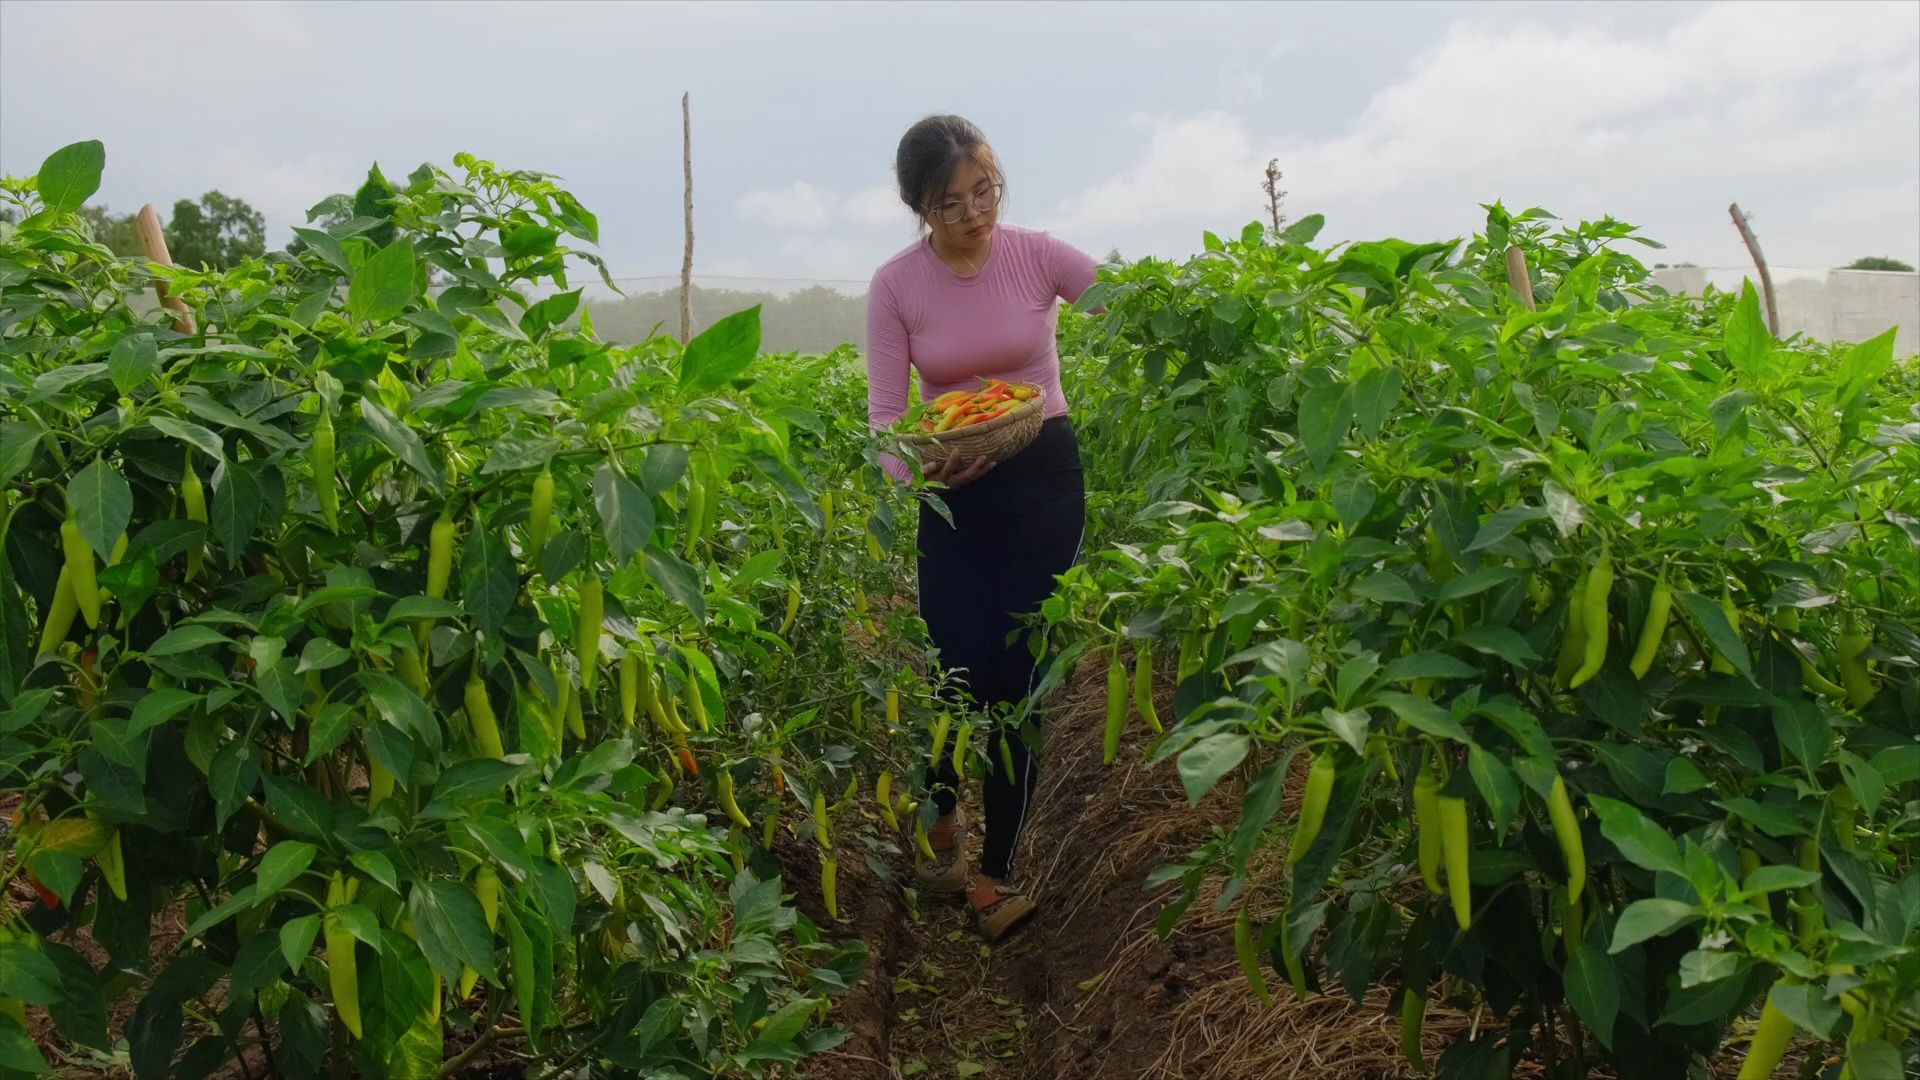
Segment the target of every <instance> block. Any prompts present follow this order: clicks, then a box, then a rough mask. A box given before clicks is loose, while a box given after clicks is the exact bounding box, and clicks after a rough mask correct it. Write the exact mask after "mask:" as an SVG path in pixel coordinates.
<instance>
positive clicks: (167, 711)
mask: <svg viewBox="0 0 1920 1080" xmlns="http://www.w3.org/2000/svg"><path fill="white" fill-rule="evenodd" d="M188 630H206V632H208V633H213V631H211V630H207V629H206V627H192V626H189V627H182V628H181V629H180V630H177V631H174V633H184V632H186V631H188ZM172 636H173V634H168V635H167V637H172ZM213 636H214V637H215V638H217V639H219V640H220V641H226V640H227V639H226V638H224V637H220V635H219V634H217V633H216V634H214V635H213ZM160 640H161V641H165V640H166V638H161V639H160ZM154 644H155V645H158V644H159V642H155V643H154ZM147 655H149V656H152V655H153V652H152V650H151V649H150V650H148V653H147ZM199 702H200V695H199V694H195V693H191V692H189V691H186V690H177V689H173V688H171V687H169V688H166V689H161V690H149V691H147V692H146V693H145V694H143V695H141V697H140V701H139V703H138V704H136V705H134V707H133V718H132V719H131V720H129V721H127V734H128V736H129V737H132V736H135V735H139V734H142V733H144V732H146V731H149V730H151V729H153V728H156V727H159V726H160V725H161V724H164V723H166V722H167V721H169V720H171V719H173V718H174V717H175V716H177V715H179V714H180V713H181V712H182V711H183V710H186V709H190V708H192V707H193V706H195V705H197V704H199Z"/></svg>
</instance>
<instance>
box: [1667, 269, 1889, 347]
mask: <svg viewBox="0 0 1920 1080" xmlns="http://www.w3.org/2000/svg"><path fill="white" fill-rule="evenodd" d="M1771 272H1772V274H1773V291H1774V294H1775V300H1776V301H1777V303H1778V304H1779V308H1780V333H1781V335H1782V336H1791V335H1793V334H1806V335H1807V336H1808V337H1811V338H1814V339H1816V340H1820V341H1865V340H1867V339H1868V338H1873V337H1878V336H1879V335H1881V334H1884V333H1886V331H1887V328H1888V327H1890V326H1894V327H1898V328H1899V333H1898V334H1897V335H1896V336H1895V338H1894V342H1893V351H1894V355H1895V356H1912V355H1914V354H1915V353H1920V274H1914V273H1894V272H1889V271H1883V270H1801V269H1795V268H1792V267H1775V268H1772V270H1771ZM1744 278H1751V279H1752V280H1753V282H1754V287H1755V288H1758V287H1759V284H1760V282H1759V275H1758V274H1756V273H1755V272H1754V270H1753V268H1752V267H1745V268H1739V267H1706V266H1675V267H1666V268H1663V269H1659V270H1655V271H1654V272H1653V280H1654V281H1655V282H1656V283H1657V284H1659V285H1660V286H1661V287H1662V288H1665V289H1666V290H1668V291H1669V292H1675V293H1692V294H1698V293H1699V292H1701V291H1702V290H1704V289H1705V288H1706V287H1707V286H1708V285H1712V286H1713V287H1714V288H1716V289H1719V290H1721V291H1723V292H1731V293H1738V292H1739V291H1740V282H1741V280H1742V279H1744Z"/></svg>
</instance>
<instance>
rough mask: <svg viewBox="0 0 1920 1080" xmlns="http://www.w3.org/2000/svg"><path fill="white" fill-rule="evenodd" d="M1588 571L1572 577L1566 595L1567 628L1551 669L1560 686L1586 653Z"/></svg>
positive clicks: (1577, 668) (1580, 662)
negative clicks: (1571, 588)
mask: <svg viewBox="0 0 1920 1080" xmlns="http://www.w3.org/2000/svg"><path fill="white" fill-rule="evenodd" d="M1591 576H1592V575H1591V573H1590V572H1588V571H1581V573H1580V576H1579V577H1578V578H1576V579H1574V583H1573V591H1572V592H1571V593H1569V594H1568V595H1567V628H1566V632H1565V633H1564V634H1562V635H1561V638H1560V658H1559V661H1558V662H1557V663H1556V664H1555V666H1554V669H1553V681H1554V682H1556V683H1558V684H1560V685H1561V686H1565V685H1567V683H1568V682H1569V681H1571V680H1572V678H1573V675H1574V672H1576V671H1579V670H1580V667H1581V665H1582V664H1583V663H1585V661H1586V655H1587V617H1586V605H1585V603H1584V598H1585V596H1586V594H1587V579H1588V578H1589V577H1591Z"/></svg>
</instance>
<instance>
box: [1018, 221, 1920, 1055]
mask: <svg viewBox="0 0 1920 1080" xmlns="http://www.w3.org/2000/svg"><path fill="white" fill-rule="evenodd" d="M1320 226H1321V219H1320V218H1319V217H1317V216H1315V217H1311V218H1308V219H1305V220H1303V221H1301V222H1299V223H1297V224H1295V225H1293V226H1292V227H1290V228H1288V229H1287V230H1286V231H1284V232H1282V233H1278V234H1274V233H1271V232H1268V231H1266V230H1264V229H1262V228H1261V227H1259V226H1257V225H1255V226H1249V227H1248V228H1247V229H1246V230H1245V232H1244V233H1243V235H1242V236H1241V237H1240V238H1239V239H1237V240H1222V239H1220V238H1218V237H1215V236H1212V235H1209V236H1208V237H1207V243H1206V251H1205V252H1204V253H1203V254H1202V255H1200V256H1199V257H1197V258H1195V259H1193V260H1191V261H1188V262H1185V263H1179V264H1175V263H1168V262H1163V261H1157V260H1151V259H1149V260H1143V261H1141V262H1138V263H1135V264H1132V265H1130V266H1125V267H1118V268H1109V269H1108V270H1107V271H1106V272H1105V273H1103V275H1102V281H1101V282H1100V283H1098V284H1096V285H1095V286H1094V288H1093V290H1091V292H1090V293H1089V295H1088V296H1087V297H1086V298H1085V299H1084V300H1083V301H1082V307H1083V308H1084V309H1086V310H1089V311H1092V310H1098V309H1101V308H1104V312H1103V314H1100V315H1098V316H1093V315H1081V316H1078V317H1074V318H1070V319H1069V320H1068V322H1067V325H1066V326H1065V329H1064V331H1063V354H1065V355H1067V356H1068V357H1069V366H1070V370H1069V372H1068V377H1069V379H1070V381H1071V382H1072V383H1073V385H1075V386H1078V387H1080V388H1081V406H1082V410H1083V411H1082V413H1081V415H1080V423H1081V427H1082V430H1083V432H1084V439H1085V443H1086V445H1087V446H1088V448H1089V450H1088V455H1089V458H1088V468H1089V485H1088V486H1089V489H1090V490H1091V491H1095V492H1099V493H1102V494H1101V495H1099V496H1098V497H1097V501H1096V503H1095V506H1094V508H1093V513H1094V516H1095V525H1096V527H1097V530H1098V531H1099V532H1100V534H1101V536H1102V537H1103V539H1104V542H1105V543H1104V550H1101V551H1099V552H1098V553H1097V554H1095V555H1094V556H1093V557H1091V558H1090V559H1088V560H1086V561H1085V562H1084V563H1083V564H1082V565H1081V566H1080V567H1078V568H1076V569H1075V570H1074V571H1073V572H1072V573H1071V574H1070V575H1068V577H1067V578H1066V580H1065V582H1064V584H1063V586H1062V589H1061V590H1060V592H1059V593H1058V594H1057V595H1056V596H1055V597H1054V598H1053V599H1052V600H1051V601H1050V602H1049V604H1048V606H1047V609H1046V612H1045V615H1046V617H1047V620H1048V622H1049V625H1050V632H1051V633H1052V634H1053V635H1054V641H1055V644H1056V645H1059V646H1062V647H1064V649H1065V651H1064V652H1063V654H1062V657H1061V661H1060V663H1059V664H1057V665H1056V666H1055V668H1054V669H1053V671H1052V672H1051V674H1050V676H1049V678H1050V679H1051V680H1054V681H1057V680H1058V679H1059V678H1060V677H1062V674H1063V673H1064V671H1066V670H1067V668H1068V666H1069V665H1070V664H1072V663H1074V662H1076V661H1078V660H1080V659H1081V658H1084V657H1085V656H1087V655H1088V654H1093V655H1094V656H1096V657H1099V658H1101V659H1102V660H1103V661H1104V662H1105V663H1107V665H1108V666H1109V668H1110V672H1111V673H1110V676H1109V691H1108V692H1109V695H1110V699H1111V701H1112V703H1113V705H1112V709H1111V710H1110V712H1109V720H1108V723H1109V730H1108V733H1107V740H1106V747H1107V756H1108V758H1109V760H1111V759H1112V758H1113V757H1114V756H1115V751H1116V748H1117V747H1118V746H1119V745H1120V744H1121V742H1122V740H1123V737H1124V736H1125V734H1126V732H1127V730H1128V727H1129V725H1130V724H1137V725H1140V726H1141V727H1143V728H1147V729H1148V730H1147V731H1146V732H1145V734H1146V735H1147V736H1148V737H1149V738H1150V740H1151V741H1150V742H1148V743H1147V750H1146V752H1147V753H1148V754H1149V755H1150V756H1151V757H1152V758H1154V759H1156V760H1164V759H1168V758H1171V759H1174V760H1175V761H1176V762H1177V768H1178V772H1179V775H1180V778H1181V780H1182V781H1183V782H1184V784H1185V787H1186V791H1187V793H1188V795H1189V797H1190V798H1191V799H1193V800H1194V801H1195V802H1198V801H1200V800H1202V799H1206V798H1210V797H1211V798H1220V797H1224V796H1222V795H1220V794H1219V793H1218V792H1219V790H1225V789H1221V788H1220V787H1219V786H1220V785H1221V782H1222V781H1223V780H1224V779H1226V778H1228V777H1229V776H1238V777H1240V778H1242V781H1243V782H1241V783H1237V784H1235V785H1232V787H1231V788H1230V790H1232V791H1234V792H1237V793H1240V794H1238V795H1237V797H1238V798H1240V799H1241V800H1242V813H1241V817H1240V821H1239V824H1238V826H1237V827H1235V828H1233V829H1230V830H1227V831H1224V832H1222V833H1221V834H1219V835H1218V836H1216V837H1215V838H1214V840H1213V841H1212V842H1211V843H1209V844H1208V845H1206V846H1205V847H1203V848H1202V849H1200V850H1197V851H1195V852H1193V853H1192V854H1191V856H1190V857H1189V858H1188V859H1187V860H1185V861H1184V862H1182V863H1178V864H1175V865H1169V866H1166V867H1163V868H1162V869H1161V870H1160V871H1159V872H1157V873H1156V874H1155V875H1154V878H1153V881H1152V884H1153V885H1156V886H1162V887H1165V888H1166V890H1167V893H1166V895H1167V896H1168V897H1169V904H1168V906H1167V907H1166V908H1165V910H1164V912H1163V914H1162V916H1161V920H1160V929H1161V931H1162V932H1163V933H1166V932H1171V930H1172V929H1173V928H1174V927H1175V926H1177V925H1178V923H1179V921H1180V920H1181V919H1182V918H1183V916H1184V915H1185V913H1186V912H1187V910H1188V909H1189V907H1190V906H1191V905H1192V904H1194V903H1195V902H1196V899H1197V898H1198V897H1200V896H1201V895H1202V885H1203V883H1205V882H1206V881H1208V880H1209V879H1213V880H1215V881H1218V882H1221V883H1222V886H1223V887H1222V888H1220V889H1219V890H1218V891H1217V895H1218V898H1219V899H1218V904H1219V905H1220V906H1221V907H1222V908H1223V909H1229V910H1230V909H1234V908H1237V909H1238V912H1239V914H1238V922H1237V926H1236V944H1237V946H1238V948H1239V951H1240V955H1241V961H1242V967H1243V970H1244V973H1245V976H1246V979H1247V982H1248V983H1249V988H1248V989H1249V992H1250V993H1251V994H1253V995H1255V996H1257V997H1259V998H1260V999H1261V1000H1262V1001H1265V1000H1267V997H1268V990H1267V984H1268V982H1269V981H1270V980H1277V982H1278V983H1279V984H1280V986H1281V987H1282V989H1281V990H1280V991H1279V992H1280V993H1292V994H1298V995H1313V994H1322V993H1342V994H1346V995H1350V996H1351V997H1352V998H1353V999H1354V1000H1355V1001H1358V1000H1359V999H1360V998H1361V996H1362V995H1363V994H1364V993H1365V992H1366V991H1367V990H1368V988H1369V987H1371V986H1374V985H1377V984H1379V983H1382V982H1384V983H1386V984H1387V985H1389V986H1391V987H1392V988H1393V999H1392V1003H1391V1008H1392V1009H1393V1010H1395V1011H1396V1012H1397V1013H1398V1015H1399V1017H1400V1019H1401V1024H1402V1031H1403V1033H1404V1035H1405V1040H1404V1042H1405V1049H1406V1054H1407V1057H1408V1059H1409V1060H1410V1061H1411V1062H1412V1063H1413V1064H1414V1065H1415V1066H1417V1067H1428V1066H1432V1067H1437V1069H1438V1071H1439V1073H1440V1074H1441V1075H1446V1076H1458V1077H1466V1076H1474V1077H1480V1076H1487V1075H1508V1074H1509V1073H1510V1072H1512V1071H1513V1069H1514V1068H1515V1066H1516V1065H1517V1063H1518V1062H1519V1061H1520V1060H1521V1059H1522V1058H1523V1057H1524V1058H1527V1059H1531V1060H1534V1061H1539V1062H1544V1063H1545V1064H1546V1065H1547V1066H1548V1068H1549V1069H1550V1070H1551V1071H1552V1072H1553V1074H1554V1075H1558V1076H1565V1077H1585V1076H1587V1075H1588V1070H1589V1069H1590V1067H1592V1066H1594V1065H1595V1064H1598V1063H1602V1062H1604V1063H1607V1064H1609V1065H1611V1067H1612V1068H1613V1069H1614V1070H1615V1073H1616V1074H1617V1075H1620V1076H1633V1077H1641V1078H1660V1077H1676V1078H1678V1077H1684V1076H1692V1075H1700V1074H1699V1073H1698V1072H1697V1071H1695V1070H1698V1069H1700V1068H1702V1067H1703V1063H1704V1062H1705V1061H1706V1060H1707V1059H1708V1058H1709V1057H1710V1056H1712V1055H1714V1054H1715V1053H1716V1052H1718V1051H1719V1050H1720V1048H1722V1047H1723V1046H1725V1045H1727V1044H1733V1045H1734V1047H1735V1049H1734V1050H1733V1054H1734V1056H1735V1060H1741V1059H1742V1057H1743V1058H1744V1065H1743V1066H1742V1069H1741V1072H1740V1075H1741V1076H1742V1077H1744V1078H1759V1077H1764V1076H1770V1075H1774V1068H1775V1065H1776V1063H1777V1062H1778V1061H1780V1060H1781V1057H1782V1051H1783V1049H1784V1047H1785V1046H1786V1044H1787V1043H1788V1041H1789V1037H1790V1036H1791V1037H1794V1038H1800V1039H1806V1040H1813V1041H1815V1042H1818V1043H1824V1044H1827V1046H1826V1048H1825V1049H1824V1051H1823V1053H1824V1054H1825V1055H1826V1061H1827V1062H1828V1064H1827V1066H1826V1067H1825V1071H1824V1075H1829V1076H1831V1075H1840V1076H1845V1077H1851V1078H1853V1080H1895V1078H1897V1077H1901V1076H1910V1075H1913V1072H1912V1071H1911V1070H1912V1069H1913V1068H1914V1065H1913V1060H1914V1054H1915V1052H1916V1044H1915V1038H1916V1036H1917V1035H1920V869H1917V868H1916V866H1915V856H1916V843H1915V841H1916V838H1917V837H1920V680H1917V679H1916V661H1917V660H1920V636H1916V632H1917V631H1920V484H1916V483H1915V480H1916V479H1920V370H1917V369H1916V366H1915V364H1914V363H1913V362H1912V361H1911V360H1907V361H1901V360H1898V359H1897V358H1896V357H1895V355H1894V350H1893V340H1894V339H1893V333H1892V332H1891V331H1889V332H1888V333H1887V334H1885V335H1882V336H1881V337H1878V338H1875V339H1874V340H1871V341H1868V342H1864V343H1862V344H1858V345H1851V346H1831V347H1830V346H1826V345H1822V344H1816V343H1813V342H1809V341H1807V340H1804V339H1794V340H1789V341H1777V340H1775V339H1774V338H1773V337H1772V336H1770V335H1769V333H1768V332H1767V329H1766V325H1765V323H1764V322H1763V320H1762V318H1761V316H1760V311H1759V304H1758V302H1757V300H1756V298H1755V295H1754V293H1753V290H1752V288H1751V287H1750V286H1749V287H1748V288H1747V289H1745V290H1744V291H1743V292H1742V293H1741V294H1740V295H1738V296H1731V295H1725V294H1714V295H1710V296H1708V297H1706V298H1705V299H1700V298H1682V297H1674V296H1668V295H1666V294H1664V293H1663V292H1662V291H1661V290H1659V289H1658V288H1656V287H1654V286H1653V285H1652V284H1651V283H1650V282H1649V280H1648V272H1647V270H1646V268H1645V267H1644V266H1643V265H1642V264H1641V263H1640V262H1638V261H1636V260H1635V259H1634V258H1633V257H1632V256H1631V255H1629V254H1628V253H1627V250H1623V248H1628V249H1630V245H1633V244H1647V243H1648V241H1646V240H1644V239H1643V238H1641V237H1640V236H1638V235H1637V234H1636V232H1635V231H1634V230H1633V229H1632V228H1631V227H1629V226H1627V225H1624V224H1622V223H1619V222H1616V221H1613V220H1610V219H1609V220H1602V221H1596V222H1583V223H1580V224H1578V225H1574V226H1561V225H1559V224H1557V223H1556V222H1555V221H1554V219H1553V218H1552V217H1551V216H1550V215H1548V214H1546V213H1544V212H1542V211H1538V210H1533V211H1528V212H1526V213H1522V214H1517V215H1515V214H1511V213H1510V212H1508V211H1507V210H1506V209H1504V208H1503V207H1501V206H1499V205H1494V206H1491V207H1489V208H1488V212H1487V217H1486V228H1485V232H1484V234H1482V235H1478V236H1475V237H1473V238H1472V239H1471V240H1468V241H1465V242H1454V243H1437V244H1420V245H1416V244H1412V243H1406V242H1402V241H1398V240H1386V241H1380V242H1369V243H1353V244H1347V245H1342V246H1337V247H1334V248H1324V247H1315V246H1314V245H1313V241H1314V239H1315V236H1316V234H1317V232H1318V230H1319V228H1320ZM1652 246H1657V245H1652ZM1510 247H1518V248H1519V249H1520V251H1521V252H1523V253H1524V254H1525V255H1526V256H1527V259H1528V261H1529V264H1530V266H1531V274H1532V287H1533V292H1534V294H1535V295H1536V296H1537V297H1538V298H1539V300H1538V304H1539V306H1538V310H1531V309H1529V308H1528V307H1526V306H1524V304H1523V302H1522V301H1521V299H1520V298H1519V296H1518V295H1517V294H1516V293H1515V292H1514V291H1513V289H1512V288H1511V287H1510V286H1509V284H1508V279H1507V270H1506V260H1505V256H1506V254H1507V252H1508V249H1509V248H1510ZM1076 375H1077V378H1076V377H1075V376H1076ZM1088 395H1093V396H1092V397H1091V398H1089V397H1088ZM1155 657H1163V658H1168V659H1169V660H1170V661H1171V662H1161V663H1159V665H1158V666H1159V667H1160V668H1161V669H1163V671H1164V675H1165V677H1168V678H1172V679H1175V680H1177V683H1178V689H1177V694H1176V696H1175V698H1174V704H1173V709H1172V715H1171V716H1170V717H1166V718H1164V723H1165V727H1166V731H1165V733H1164V734H1160V733H1159V732H1160V726H1161V724H1162V723H1163V718H1161V717H1158V716H1156V715H1155V714H1154V712H1153V711H1152V708H1151V704H1152V703H1151V701H1150V700H1148V699H1143V700H1142V703H1141V705H1139V706H1137V707H1135V708H1133V709H1129V707H1128V704H1127V701H1126V695H1127V691H1128V683H1129V679H1128V678H1127V675H1126V673H1125V672H1124V670H1123V666H1124V665H1125V664H1127V663H1129V662H1131V663H1133V664H1134V665H1136V669H1137V670H1139V671H1140V672H1142V673H1143V674H1142V675H1141V676H1140V677H1141V678H1142V679H1151V678H1152V676H1151V675H1150V674H1145V672H1147V671H1148V669H1150V668H1152V667H1154V666H1155V665H1156V661H1155V659H1154V658H1155ZM1142 713H1143V714H1144V715H1143V716H1141V718H1140V719H1139V720H1134V719H1133V716H1135V715H1136V714H1142ZM1290 778H1291V779H1290ZM1295 785H1297V786H1298V790H1299V792H1300V802H1299V809H1298V812H1297V814H1294V813H1288V814H1283V813H1281V808H1282V797H1283V792H1285V791H1289V790H1293V789H1294V787H1295ZM1209 895H1214V894H1213V893H1211V892H1210V893H1209ZM1432 1000H1445V1001H1446V1002H1447V1003H1448V1004H1450V1005H1452V1006H1454V1007H1456V1008H1460V1009H1466V1010H1469V1011H1474V1012H1476V1013H1477V1014H1478V1015H1479V1016H1480V1017H1481V1020H1482V1022H1481V1023H1479V1024H1478V1025H1477V1026H1476V1030H1477V1031H1478V1032H1479V1034H1478V1036H1477V1037H1474V1038H1466V1037H1463V1038H1462V1039H1461V1040H1459V1041H1458V1042H1457V1043H1456V1044H1454V1045H1453V1046H1451V1047H1450V1048H1449V1049H1448V1050H1447V1051H1446V1053H1445V1055H1444V1057H1442V1058H1441V1059H1440V1060H1439V1061H1438V1062H1426V1061H1424V1060H1423V1057H1424V1056H1423V1054H1422V1050H1421V1041H1420V1037H1419V1036H1420V1027H1421V1019H1422V1015H1423V1011H1424V1009H1425V1008H1426V1005H1427V1003H1428V1002H1429V1001H1432ZM1756 1018H1757V1024H1756Z"/></svg>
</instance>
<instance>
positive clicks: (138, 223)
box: [133, 203, 194, 337]
mask: <svg viewBox="0 0 1920 1080" xmlns="http://www.w3.org/2000/svg"><path fill="white" fill-rule="evenodd" d="M133 231H134V233H135V234H136V235H137V236H139V238H140V250H141V251H143V252H145V253H146V256H147V258H149V259H152V260H153V261H154V262H157V263H159V264H160V265H161V266H168V267H170V266H172V265H173V256H172V255H170V254H168V253H167V234H166V230H164V229H162V228H161V227H160V213H159V211H157V210H155V209H154V208H153V204H152V203H148V204H147V205H145V206H143V207H141V208H140V213H138V214H136V215H135V216H134V219H133ZM153 292H154V295H155V296H158V297H159V298H160V306H161V307H164V308H167V309H168V310H170V311H174V312H177V313H178V314H179V318H176V319H174V320H173V328H174V329H175V330H178V331H179V332H180V333H182V334H185V335H187V336H188V337H192V336H193V333H194V325H193V313H192V312H191V311H188V310H187V305H186V304H185V303H183V302H182V301H181V300H180V298H179V297H177V296H173V295H171V294H169V293H168V292H167V283H166V282H164V281H155V282H154V283H153Z"/></svg>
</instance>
